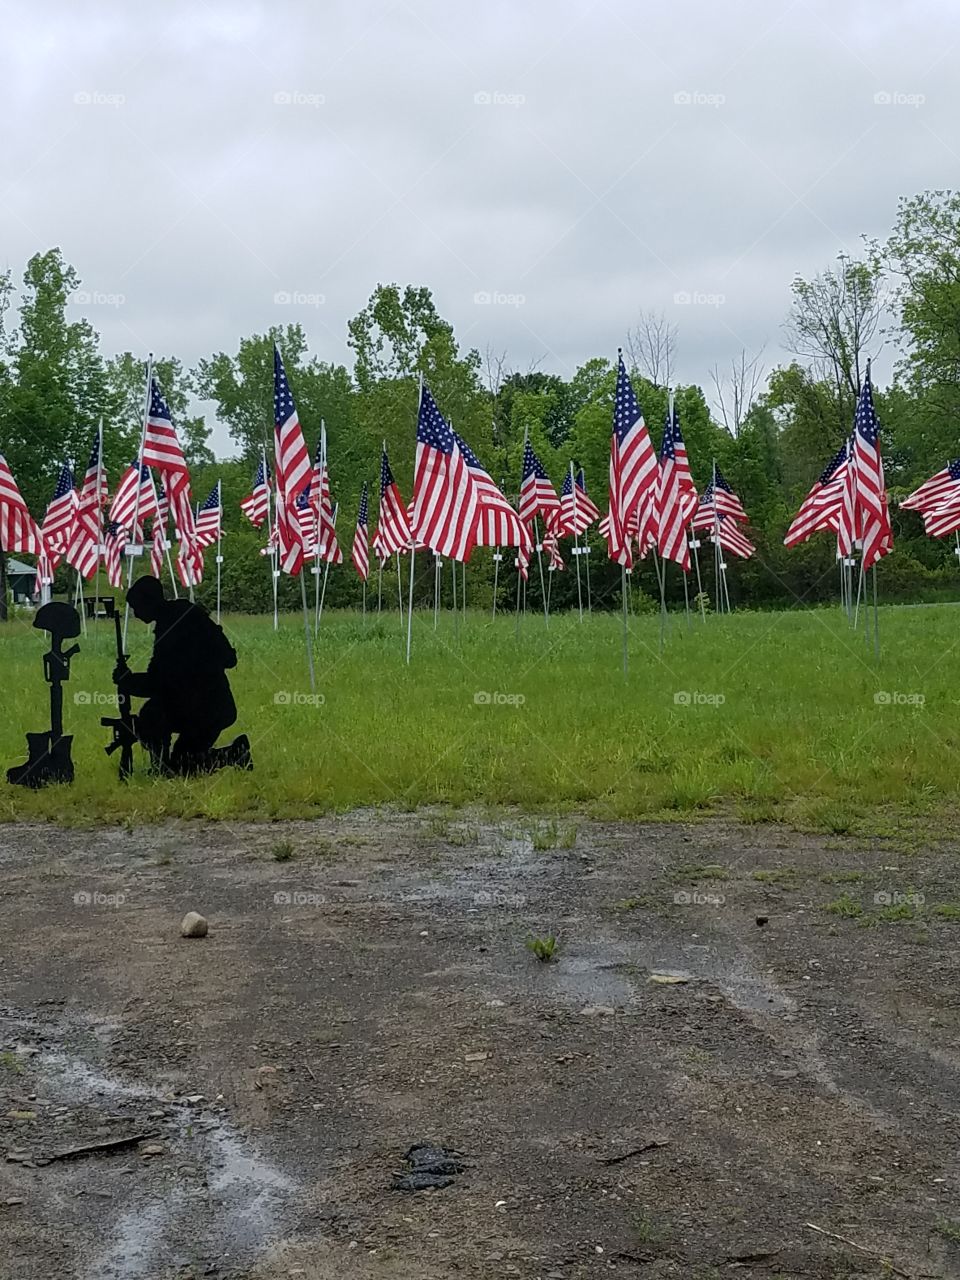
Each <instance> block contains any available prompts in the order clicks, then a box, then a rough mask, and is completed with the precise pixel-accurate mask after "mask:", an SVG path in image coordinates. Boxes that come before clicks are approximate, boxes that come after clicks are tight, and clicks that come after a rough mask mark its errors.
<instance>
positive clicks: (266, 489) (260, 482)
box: [240, 454, 270, 529]
mask: <svg viewBox="0 0 960 1280" xmlns="http://www.w3.org/2000/svg"><path fill="white" fill-rule="evenodd" d="M240 510H241V511H242V512H243V514H244V515H245V516H246V517H247V519H248V520H249V521H250V523H251V524H252V525H253V527H254V528H255V529H259V528H260V526H261V525H262V524H263V522H264V520H266V518H267V516H268V515H269V514H270V469H269V467H268V466H267V459H266V455H265V454H261V456H260V462H259V464H258V466H257V474H256V476H255V478H254V481H253V490H252V491H251V493H250V496H249V497H247V498H241V500H240Z"/></svg>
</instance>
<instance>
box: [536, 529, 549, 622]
mask: <svg viewBox="0 0 960 1280" xmlns="http://www.w3.org/2000/svg"><path fill="white" fill-rule="evenodd" d="M533 536H534V539H535V540H536V548H537V564H538V565H539V566H540V595H541V597H542V598H543V621H544V623H545V624H546V626H548V627H549V625H550V605H549V602H548V601H547V588H546V586H545V584H544V581H543V543H542V542H541V541H540V522H539V521H538V520H537V517H536V516H534V517H533Z"/></svg>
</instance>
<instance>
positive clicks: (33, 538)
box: [0, 454, 43, 556]
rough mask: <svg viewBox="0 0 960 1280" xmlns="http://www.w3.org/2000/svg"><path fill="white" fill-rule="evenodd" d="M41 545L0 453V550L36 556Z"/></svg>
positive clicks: (36, 531) (15, 483)
mask: <svg viewBox="0 0 960 1280" xmlns="http://www.w3.org/2000/svg"><path fill="white" fill-rule="evenodd" d="M42 546H43V543H42V539H41V537H40V530H39V529H38V528H37V524H36V521H35V520H34V518H33V516H32V515H31V514H30V512H29V511H28V510H27V504H26V503H25V502H24V500H23V495H22V494H21V493H20V490H19V489H18V487H17V482H16V480H14V478H13V472H12V471H11V470H10V468H9V466H8V465H7V460H6V458H4V456H3V454H0V550H3V551H25V552H26V553H27V554H28V555H33V556H38V555H39V554H40V552H41V550H42Z"/></svg>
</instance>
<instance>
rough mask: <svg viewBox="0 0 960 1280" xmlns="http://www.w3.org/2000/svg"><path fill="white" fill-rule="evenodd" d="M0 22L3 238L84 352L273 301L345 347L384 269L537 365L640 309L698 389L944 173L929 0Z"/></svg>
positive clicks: (18, 12) (150, 339) (181, 8)
mask: <svg viewBox="0 0 960 1280" xmlns="http://www.w3.org/2000/svg"><path fill="white" fill-rule="evenodd" d="M4 27H5V29H4V39H3V42H2V45H0V105H2V108H3V119H4V125H5V127H4V143H3V156H4V159H3V164H2V169H0V211H2V214H0V216H2V226H3V237H2V245H0V249H2V253H3V255H4V256H5V258H6V263H7V264H8V265H9V266H11V267H12V268H13V271H14V275H15V277H17V278H18V279H19V277H20V276H21V275H22V272H23V267H24V265H25V263H26V260H27V258H28V257H29V256H30V255H31V254H32V253H34V252H36V251H37V250H42V249H47V248H49V247H50V246H52V245H59V246H61V248H62V249H63V252H64V254H65V255H66V258H67V259H68V261H70V262H72V263H73V264H74V265H75V266H76V268H77V269H78V271H79V273H80V276H81V277H82V280H83V290H84V292H85V294H86V295H87V296H88V298H89V301H88V302H86V303H85V304H84V305H82V306H77V307H75V308H74V310H75V311H76V312H77V314H79V313H80V312H81V311H82V312H85V313H86V314H87V315H88V316H89V317H90V319H91V320H92V321H93V323H94V325H95V326H96V327H97V328H98V329H99V331H100V332H101V334H102V338H103V347H104V351H105V353H106V354H108V355H109V354H112V353H113V352H115V351H118V350H123V349H130V350H132V351H134V352H136V353H138V354H140V355H145V354H146V352H147V351H148V350H150V349H153V350H155V351H157V352H160V353H163V354H176V355H179V356H180V357H181V358H182V359H183V360H184V362H185V363H186V364H188V365H190V364H193V363H194V362H195V361H196V360H197V359H198V358H199V357H200V356H203V355H207V354H209V353H211V352H214V351H218V350H221V349H223V350H227V351H233V350H235V348H236V343H237V340H238V338H239V337H240V336H241V335H244V334H250V333H254V332H262V331H263V330H264V329H265V328H267V327H268V326H269V325H271V324H273V323H286V322H287V321H293V320H299V321H301V322H302V323H303V324H304V326H305V328H306V330H307V333H308V335H309V338H310V342H311V346H312V349H313V350H314V351H315V352H316V353H317V354H318V355H319V356H320V357H322V358H323V359H325V360H333V361H344V362H347V363H350V352H349V351H348V349H347V346H346V322H347V320H348V318H349V317H350V316H352V315H354V314H355V313H356V312H357V311H358V310H360V308H361V307H362V306H363V305H364V303H365V302H366V300H367V298H368V297H369V295H370V293H371V292H372V290H373V288H374V287H375V285H376V284H377V282H378V281H383V282H389V281H396V282H398V283H400V284H405V283H413V284H425V285H428V286H429V287H430V288H431V289H432V290H433V293H434V296H435V299H436V302H437V306H438V308H439V310H440V312H441V314H442V315H443V316H445V317H446V318H447V319H449V320H450V321H451V322H452V323H453V324H454V327H455V330H456V333H457V337H458V338H459V340H460V341H461V343H462V344H463V345H465V346H476V347H478V348H479V349H481V350H483V349H484V348H485V347H486V345H487V344H488V343H489V344H492V345H493V347H494V348H496V349H497V350H506V351H507V353H508V357H509V360H510V362H511V364H512V365H513V366H514V367H515V368H519V369H526V368H527V367H529V366H530V364H531V363H538V367H540V368H542V369H544V370H546V371H551V372H557V373H559V374H561V375H563V376H569V375H570V374H572V373H573V371H574V369H575V368H576V367H577V365H578V364H580V363H582V362H583V361H584V360H585V359H587V358H589V357H591V356H595V355H604V356H608V357H613V356H614V355H615V353H616V348H617V346H618V344H620V343H621V342H622V341H623V338H624V333H625V331H626V329H627V328H628V327H629V326H630V325H631V324H633V323H634V322H635V320H636V317H637V314H638V313H639V312H640V311H641V310H644V309H646V310H651V309H652V310H654V311H664V312H666V313H667V315H668V316H669V317H670V318H671V319H673V320H675V321H676V322H677V323H678V325H679V329H680V333H679V367H678V370H677V373H678V376H679V378H680V380H681V381H684V382H690V381H696V382H700V383H702V384H703V385H704V386H705V387H706V386H707V385H708V370H709V368H710V367H711V366H712V365H713V364H714V362H716V361H719V362H721V363H724V362H727V361H729V359H730V358H731V357H732V356H733V355H734V354H735V353H737V352H738V351H739V349H740V348H741V346H745V347H746V348H747V349H748V351H754V350H756V349H757V348H759V347H760V346H762V345H763V344H766V351H765V354H764V362H765V364H767V365H769V364H772V363H776V361H777V360H778V359H780V358H781V357H782V349H781V345H780V343H781V332H780V325H781V323H782V321H783V317H784V314H785V312H786V309H787V307H788V304H789V286H790V281H791V280H792V278H793V277H794V275H795V274H796V273H798V272H799V273H801V274H803V275H806V276H809V275H812V274H814V273H816V272H817V271H818V270H821V269H822V268H824V267H825V266H827V265H828V264H830V262H831V261H832V260H833V259H835V257H836V255H837V254H838V253H840V252H841V251H844V250H846V251H848V252H850V253H857V252H859V246H860V243H861V241H860V237H861V235H863V234H867V235H871V236H884V235H885V234H886V233H887V231H888V230H889V228H890V225H891V222H892V220H893V218H894V215H895V210H896V203H897V198H898V196H899V195H901V194H914V193H916V192H918V191H922V190H925V189H930V188H937V187H945V186H950V185H951V183H953V184H954V185H955V184H956V178H957V173H958V171H960V139H958V122H960V89H958V77H957V75H956V56H957V55H956V48H955V40H956V37H957V34H958V30H960V10H958V9H957V7H956V5H955V4H953V3H952V2H951V0H941V3H922V2H921V3H910V4H906V3H902V2H901V0H879V2H874V3H872V4H869V5H868V4H861V3H852V2H850V0H846V2H845V0H839V2H838V0H833V3H821V2H820V0H793V2H791V3H783V2H782V0H765V2H761V0H746V2H744V3H736V4H735V3H724V4H717V3H706V2H705V0H696V2H695V3H672V4H666V5H658V6H653V5H646V4H643V5H641V4H638V3H628V2H627V0H599V3H595V4H594V3H571V2H568V0H550V2H546V0H545V2H542V3H518V2H514V3H495V2H493V3H491V2H490V0H487V3H484V4H476V5H467V4H465V3H462V2H461V3H458V2H457V0H445V2H444V0H401V3H390V2H389V0H371V2H369V3H363V2H362V0H361V2H358V0H350V2H349V3H340V4H334V3H330V2H329V0H327V2H325V3H324V2H321V3H319V4H314V3H310V2H309V0H300V3H284V2H282V0H274V2H273V3H270V4H267V3H259V2H257V0H229V3H219V2H218V0H207V2H203V3H197V2H196V0H189V2H188V3H177V2H171V0H167V2H163V0H161V3H159V4H155V5H146V4H143V5H141V4H130V3H129V2H127V3H123V2H121V0H98V3H97V4H95V5H86V4H82V5H78V4H76V3H65V2H61V0H44V2H43V3H40V4H35V5H20V6H16V7H11V8H9V9H8V10H7V14H6V18H5V23H4ZM885 365H886V367H887V368H889V360H886V361H881V366H880V368H881V372H882V371H883V369H884V366H885ZM214 445H215V447H216V448H217V449H218V450H219V451H224V452H225V451H228V450H229V440H228V438H227V436H226V433H225V432H224V431H223V430H222V429H215V434H214Z"/></svg>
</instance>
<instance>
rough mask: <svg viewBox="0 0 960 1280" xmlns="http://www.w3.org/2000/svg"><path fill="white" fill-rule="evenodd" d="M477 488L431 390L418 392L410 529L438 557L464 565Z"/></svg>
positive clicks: (474, 522)
mask: <svg viewBox="0 0 960 1280" xmlns="http://www.w3.org/2000/svg"><path fill="white" fill-rule="evenodd" d="M478 507H479V503H478V499H477V488H476V485H475V483H474V480H473V477H472V476H471V474H470V469H469V467H468V466H467V464H466V461H465V460H464V457H463V454H462V453H461V452H460V448H459V446H458V444H457V441H456V437H455V436H454V434H453V431H452V430H451V428H450V426H449V425H448V424H447V423H446V422H445V421H444V419H443V416H442V414H441V413H440V410H439V409H438V408H437V406H436V404H435V403H434V399H433V396H432V395H431V394H430V389H429V387H428V386H427V385H426V383H423V384H422V386H421V388H420V409H419V412H418V414H417V461H416V467H415V470H414V477H413V518H412V519H411V522H410V525H411V528H412V530H413V532H414V534H415V536H416V538H417V540H418V541H419V542H422V543H423V544H424V545H425V546H427V547H429V548H430V550H431V551H434V552H435V553H436V554H437V555H439V556H449V557H450V558H451V559H452V560H462V561H467V560H469V559H470V552H471V551H472V550H473V548H474V544H475V541H476V527H477V511H478Z"/></svg>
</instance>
